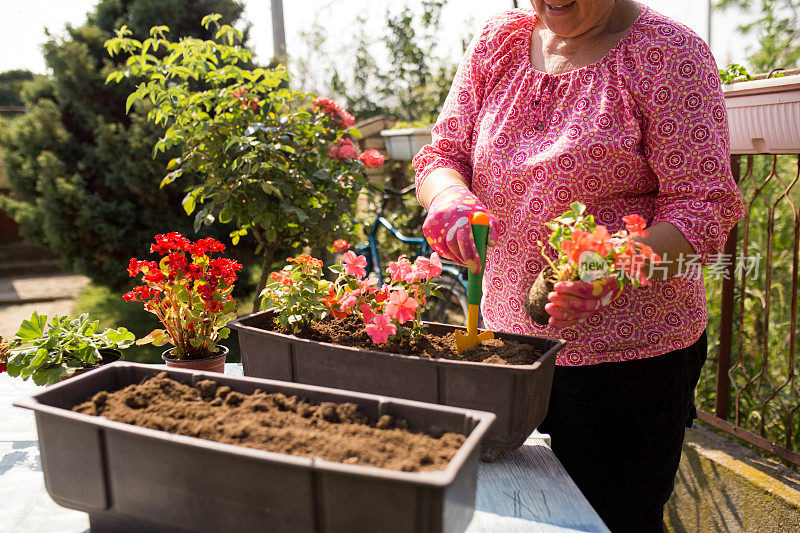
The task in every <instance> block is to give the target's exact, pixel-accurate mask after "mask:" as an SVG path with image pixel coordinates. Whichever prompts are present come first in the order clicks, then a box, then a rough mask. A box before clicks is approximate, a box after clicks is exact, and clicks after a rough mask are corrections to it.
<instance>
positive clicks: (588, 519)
mask: <svg viewBox="0 0 800 533" xmlns="http://www.w3.org/2000/svg"><path fill="white" fill-rule="evenodd" d="M225 373H226V374H228V375H234V376H237V375H238V376H241V375H242V367H241V365H239V364H228V365H225ZM37 390H40V388H39V387H37V386H36V385H34V384H33V382H32V381H30V380H29V381H22V380H21V379H19V378H11V377H9V376H8V374H5V373H4V374H0V508H1V509H2V512H0V531H2V532H15V533H16V532H20V533H23V532H24V533H54V532H58V533H62V532H63V533H79V532H88V531H89V518H88V515H87V514H86V513H83V512H80V511H75V510H72V509H67V508H65V507H60V506H59V505H58V504H56V503H55V502H54V501H53V500H51V499H50V496H48V494H47V491H46V490H45V487H44V478H43V476H42V467H41V461H40V458H39V446H38V440H37V435H36V423H35V421H34V416H33V413H32V412H31V411H28V410H25V409H20V408H17V407H13V406H12V405H11V404H12V402H13V401H14V400H16V399H18V398H21V397H23V396H28V395H31V394H33V393H35V392H36V391H37ZM548 442H549V441H548V438H547V435H542V434H539V433H534V434H533V435H531V436H530V437H529V438H528V440H527V441H526V442H525V445H524V446H522V447H520V448H519V449H517V450H515V451H513V452H509V453H507V454H505V455H504V456H503V457H501V459H499V460H498V461H496V462H494V463H481V465H480V468H479V469H478V487H477V494H476V498H475V515H474V517H473V519H472V522H471V523H470V525H469V528H468V529H467V531H468V533H479V532H485V533H490V532H498V533H500V532H502V533H516V532H520V533H522V532H525V533H527V532H532V533H538V532H543V533H544V532H547V533H551V532H568V531H585V532H608V531H609V530H608V528H607V527H606V526H605V525H604V524H603V522H602V520H601V519H600V517H599V516H598V515H597V513H596V512H595V511H594V509H592V507H591V506H590V505H589V502H587V501H586V498H584V496H583V494H581V492H580V490H578V487H577V486H576V485H575V483H574V482H573V481H572V479H570V477H569V476H568V475H567V473H566V471H565V470H564V468H563V467H562V466H561V463H559V462H558V459H556V457H555V455H553V452H552V451H551V450H550V447H549V446H548Z"/></svg>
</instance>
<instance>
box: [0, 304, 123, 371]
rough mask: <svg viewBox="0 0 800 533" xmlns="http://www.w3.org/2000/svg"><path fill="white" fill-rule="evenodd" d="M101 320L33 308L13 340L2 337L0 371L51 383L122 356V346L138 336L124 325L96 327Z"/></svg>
mask: <svg viewBox="0 0 800 533" xmlns="http://www.w3.org/2000/svg"><path fill="white" fill-rule="evenodd" d="M98 323H99V321H98V320H91V319H90V318H89V315H88V314H82V315H81V316H80V317H78V318H75V319H70V318H69V317H67V316H58V315H54V316H53V319H52V320H51V321H50V323H49V324H48V320H47V316H46V315H40V314H38V313H37V312H35V311H34V313H33V314H32V315H31V317H30V318H29V319H27V320H23V321H22V325H21V326H20V328H19V330H18V331H17V333H16V334H15V336H14V338H13V339H12V340H11V341H5V342H4V341H3V340H2V339H0V371H2V370H3V367H6V368H5V370H6V371H7V372H8V375H9V376H14V377H16V376H21V377H22V379H24V380H27V379H28V378H33V382H34V383H36V384H37V385H50V384H53V383H58V382H59V381H61V380H63V379H65V378H68V377H70V376H72V375H74V374H76V373H80V372H83V371H86V370H90V369H92V368H95V367H97V366H100V365H101V364H105V363H110V362H113V361H116V360H119V359H121V358H122V353H121V352H120V350H122V349H125V348H127V347H128V346H130V345H131V344H133V341H134V340H135V339H136V337H135V336H134V334H133V333H131V332H130V331H128V330H127V329H125V328H118V329H107V330H105V331H102V332H98V331H97V325H98Z"/></svg>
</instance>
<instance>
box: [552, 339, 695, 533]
mask: <svg viewBox="0 0 800 533" xmlns="http://www.w3.org/2000/svg"><path fill="white" fill-rule="evenodd" d="M706 351H707V341H706V334H705V333H703V335H702V336H701V337H700V339H699V340H698V341H697V342H696V343H695V344H693V345H691V346H689V347H687V348H684V349H683V350H676V351H674V352H670V353H668V354H664V355H660V356H657V357H651V358H648V359H640V360H636V361H626V362H622V363H604V364H599V365H591V366H579V367H568V366H557V367H556V370H555V377H554V380H553V390H552V392H551V394H550V407H549V409H548V412H547V417H546V418H545V421H544V422H543V423H542V425H541V426H540V428H539V430H540V431H541V432H542V433H549V434H550V437H551V438H552V448H553V452H554V453H555V454H556V457H558V459H559V460H560V461H561V463H562V464H563V465H564V468H566V470H567V472H568V473H569V475H570V476H571V477H572V479H574V480H575V483H576V484H577V485H578V487H579V488H580V489H581V491H582V492H583V494H584V495H585V496H586V498H587V499H588V500H589V503H591V504H592V506H593V507H594V508H595V510H596V511H597V513H598V514H599V515H600V517H601V518H602V519H603V521H604V522H605V523H606V525H607V526H608V527H609V529H611V531H613V532H614V533H618V532H627V531H630V532H636V533H647V532H662V531H663V530H664V522H663V515H664V504H666V502H667V500H668V499H669V496H670V494H671V493H672V487H673V483H674V481H675V474H676V473H677V471H678V463H679V461H680V457H681V445H682V443H683V435H684V431H685V429H686V427H691V424H692V420H693V419H694V418H695V415H696V413H695V410H694V404H693V396H694V388H695V386H696V385H697V380H698V379H699V378H700V369H701V368H702V366H703V363H704V362H705V360H706Z"/></svg>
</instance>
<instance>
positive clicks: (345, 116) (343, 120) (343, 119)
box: [337, 109, 356, 128]
mask: <svg viewBox="0 0 800 533" xmlns="http://www.w3.org/2000/svg"><path fill="white" fill-rule="evenodd" d="M337 114H338V115H339V123H340V124H341V125H342V126H344V127H345V128H352V127H353V126H355V124H356V119H355V117H354V116H353V115H351V114H350V113H348V112H347V111H345V110H344V109H339V112H338V113H337Z"/></svg>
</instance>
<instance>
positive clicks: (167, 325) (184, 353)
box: [123, 232, 242, 372]
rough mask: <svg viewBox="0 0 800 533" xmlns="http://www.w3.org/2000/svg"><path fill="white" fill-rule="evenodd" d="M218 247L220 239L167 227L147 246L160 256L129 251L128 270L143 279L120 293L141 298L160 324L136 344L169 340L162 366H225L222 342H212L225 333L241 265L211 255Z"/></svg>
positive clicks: (131, 298)
mask: <svg viewBox="0 0 800 533" xmlns="http://www.w3.org/2000/svg"><path fill="white" fill-rule="evenodd" d="M224 250H225V245H224V244H222V243H221V242H219V241H216V240H214V239H212V238H205V239H200V240H199V241H197V242H192V241H190V240H189V239H187V238H186V237H184V236H183V235H181V234H180V233H177V232H172V233H168V234H166V235H156V236H155V243H154V244H152V245H151V246H150V252H151V253H157V254H159V255H161V256H162V257H161V259H160V260H159V261H146V260H145V261H140V260H138V259H136V258H135V257H134V258H133V259H131V261H130V264H129V266H128V274H129V275H130V276H131V277H135V276H141V278H142V281H143V282H144V284H143V285H139V286H137V287H134V288H133V290H132V291H130V292H127V293H125V294H124V295H123V299H124V300H125V301H128V302H142V303H143V304H144V308H145V309H146V310H147V311H149V312H151V313H153V314H154V315H156V316H157V317H158V320H159V321H160V322H161V324H162V326H163V329H161V328H159V329H155V330H153V331H152V332H150V333H149V334H148V335H147V336H146V337H144V338H141V339H139V340H137V341H136V344H138V345H142V344H148V343H152V344H154V345H155V346H163V345H164V344H166V343H167V342H169V343H170V344H172V346H173V347H172V348H170V349H169V350H166V351H165V352H164V354H163V355H162V356H161V357H162V358H163V359H164V361H165V362H166V363H167V366H170V367H178V368H195V369H198V370H209V371H212V372H224V370H225V356H226V355H227V353H228V348H227V347H225V346H221V345H219V344H217V343H218V341H219V340H220V339H225V338H227V337H228V333H229V332H230V330H229V329H228V328H227V327H226V324H227V322H228V321H229V320H231V319H232V318H234V317H235V316H236V307H237V304H236V300H234V299H233V297H232V296H231V292H233V286H234V283H235V282H236V273H237V272H238V271H239V270H241V268H242V265H240V264H239V263H238V262H236V261H234V260H232V259H225V258H223V257H214V254H216V253H218V252H222V251H224Z"/></svg>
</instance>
